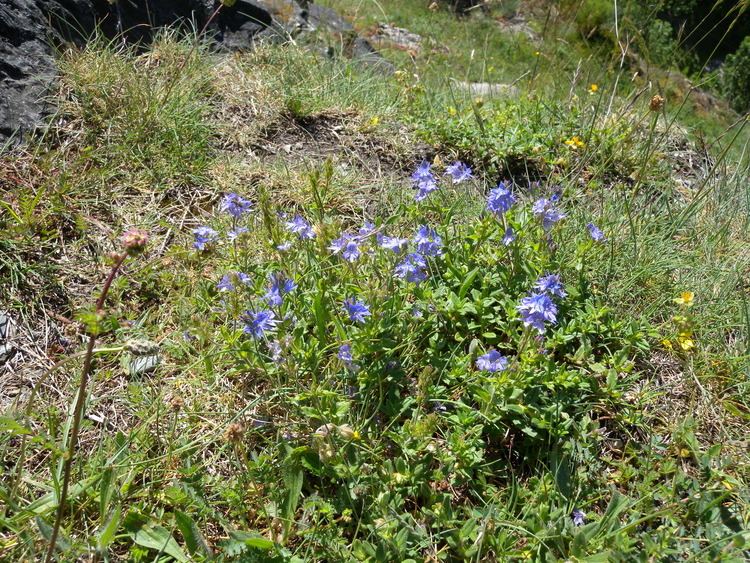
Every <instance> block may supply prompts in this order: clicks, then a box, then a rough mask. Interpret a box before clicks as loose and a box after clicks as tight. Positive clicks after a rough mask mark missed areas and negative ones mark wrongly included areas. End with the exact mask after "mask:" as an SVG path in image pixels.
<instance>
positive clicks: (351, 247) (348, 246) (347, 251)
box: [328, 233, 361, 262]
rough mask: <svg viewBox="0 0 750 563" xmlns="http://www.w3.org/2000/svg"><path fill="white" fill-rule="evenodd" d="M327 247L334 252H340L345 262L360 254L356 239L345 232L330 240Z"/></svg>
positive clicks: (353, 259)
mask: <svg viewBox="0 0 750 563" xmlns="http://www.w3.org/2000/svg"><path fill="white" fill-rule="evenodd" d="M328 248H329V250H331V251H332V252H333V253H334V254H341V256H342V257H343V258H344V260H346V261H347V262H355V261H356V260H357V259H358V258H359V257H360V255H361V252H360V251H359V244H358V242H357V240H356V239H354V238H353V237H351V236H350V235H348V234H346V233H344V234H343V235H341V236H340V237H339V238H337V239H336V240H334V241H333V242H331V244H330V245H328Z"/></svg>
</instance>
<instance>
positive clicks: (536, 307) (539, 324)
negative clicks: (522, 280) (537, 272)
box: [517, 293, 557, 334]
mask: <svg viewBox="0 0 750 563" xmlns="http://www.w3.org/2000/svg"><path fill="white" fill-rule="evenodd" d="M517 309H518V312H519V313H520V314H521V319H522V320H523V324H524V326H527V327H528V326H533V327H534V328H535V329H537V330H538V331H539V334H544V331H545V329H546V327H545V325H544V323H545V322H550V323H552V324H554V323H556V322H557V306H556V305H555V304H554V303H553V302H552V299H550V297H549V295H547V294H545V293H532V294H531V295H529V296H528V297H524V298H523V299H521V304H520V305H519V306H518V307H517Z"/></svg>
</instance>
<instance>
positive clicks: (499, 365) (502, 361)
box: [476, 350, 508, 373]
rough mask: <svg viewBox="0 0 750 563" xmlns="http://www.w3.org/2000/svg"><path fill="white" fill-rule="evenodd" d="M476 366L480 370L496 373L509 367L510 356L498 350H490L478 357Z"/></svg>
mask: <svg viewBox="0 0 750 563" xmlns="http://www.w3.org/2000/svg"><path fill="white" fill-rule="evenodd" d="M476 366H477V369H478V370H481V371H488V372H490V373H495V372H498V371H503V370H504V369H507V367H508V358H506V357H505V356H503V355H502V354H500V352H498V351H497V350H490V351H489V352H487V353H486V354H484V355H483V356H479V357H478V358H477V361H476Z"/></svg>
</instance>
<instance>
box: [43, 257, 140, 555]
mask: <svg viewBox="0 0 750 563" xmlns="http://www.w3.org/2000/svg"><path fill="white" fill-rule="evenodd" d="M127 257H128V254H127V253H126V252H123V253H122V254H121V255H120V256H119V258H118V259H117V261H116V262H115V264H114V265H113V266H112V269H111V270H110V272H109V276H107V280H106V281H105V282H104V286H103V287H102V293H101V295H100V296H99V299H97V301H96V313H97V314H98V313H99V311H101V309H102V307H103V306H104V301H105V300H106V299H107V294H108V293H109V288H110V287H111V286H112V282H113V281H114V279H115V276H116V275H117V272H118V271H119V269H120V267H121V266H122V264H123V262H125V259H126V258H127ZM95 345H96V333H92V334H91V335H90V336H89V342H88V344H87V346H86V355H85V356H84V359H83V369H82V370H81V381H80V382H79V384H78V394H77V395H76V402H75V406H74V407H73V425H72V427H71V429H70V441H69V443H68V451H67V452H66V455H65V461H64V463H63V482H62V489H61V490H60V499H59V501H58V504H57V514H56V516H55V524H54V525H53V526H52V534H51V535H50V539H49V547H48V548H47V555H46V556H45V558H44V560H45V562H46V563H50V561H52V556H53V554H54V552H55V545H56V544H57V536H58V535H59V533H60V526H61V525H62V519H63V516H64V515H65V501H66V500H67V497H68V488H69V487H70V476H71V474H72V472H73V460H74V458H75V453H76V446H77V445H78V432H79V430H80V427H81V419H82V418H83V407H84V404H85V403H86V387H87V384H88V380H89V375H90V373H91V360H92V358H93V356H94V346H95Z"/></svg>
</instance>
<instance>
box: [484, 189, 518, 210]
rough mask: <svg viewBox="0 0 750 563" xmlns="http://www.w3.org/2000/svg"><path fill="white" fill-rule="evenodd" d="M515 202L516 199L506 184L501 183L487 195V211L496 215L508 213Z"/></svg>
mask: <svg viewBox="0 0 750 563" xmlns="http://www.w3.org/2000/svg"><path fill="white" fill-rule="evenodd" d="M515 202H516V198H515V196H514V195H513V192H511V191H510V188H509V187H508V186H506V185H505V182H500V183H499V184H498V185H497V187H496V188H494V189H492V190H490V193H489V194H488V195H487V209H488V210H490V211H491V212H492V213H495V214H496V215H502V214H503V213H506V212H508V211H509V210H510V208H511V207H512V206H513V204H514V203H515Z"/></svg>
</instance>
